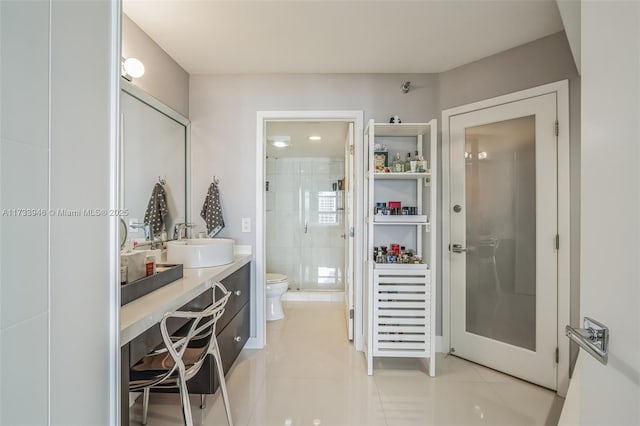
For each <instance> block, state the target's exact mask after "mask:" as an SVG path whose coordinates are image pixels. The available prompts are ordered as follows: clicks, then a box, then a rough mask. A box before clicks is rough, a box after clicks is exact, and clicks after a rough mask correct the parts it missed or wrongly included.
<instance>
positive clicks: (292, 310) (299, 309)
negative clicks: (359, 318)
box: [131, 302, 563, 426]
mask: <svg viewBox="0 0 640 426" xmlns="http://www.w3.org/2000/svg"><path fill="white" fill-rule="evenodd" d="M285 313H286V318H285V319H283V320H280V321H276V322H272V323H268V324H267V339H268V345H267V347H266V348H265V349H264V350H261V351H255V350H251V351H250V350H245V351H243V352H242V353H241V355H240V357H239V358H238V360H237V361H236V363H235V365H234V366H233V367H232V370H231V371H230V372H229V374H228V376H227V386H228V388H229V395H230V399H231V405H232V412H233V418H234V422H235V425H236V426H249V425H250V426H270V425H274V426H275V425H277V426H289V425H314V426H318V425H327V426H338V425H344V426H370V425H371V426H377V425H387V426H396V425H398V426H399V425H479V424H482V425H514V426H525V425H555V424H556V423H557V419H558V417H559V415H560V410H561V408H562V402H563V399H562V398H559V397H557V396H556V395H555V393H554V392H551V391H549V390H546V389H543V388H540V387H538V386H535V385H531V384H529V383H526V382H522V381H520V380H517V379H515V378H513V377H510V376H507V375H504V374H501V373H498V372H496V371H494V370H490V369H487V368H484V367H481V366H479V365H476V364H473V363H470V362H467V361H464V360H462V359H459V358H456V357H453V356H448V357H444V356H438V360H437V377H435V378H431V377H429V376H428V375H427V374H426V371H425V369H424V367H423V366H422V364H421V363H420V362H419V361H417V360H411V359H383V360H379V361H377V363H376V365H375V367H376V369H375V372H374V376H372V377H369V376H367V374H366V366H365V360H364V356H363V354H362V353H359V352H355V351H354V350H353V346H352V345H351V344H350V343H349V342H348V341H347V339H346V330H345V320H344V311H343V304H342V303H329V302H285ZM207 401H208V405H207V407H206V408H205V409H204V410H201V409H200V408H199V397H197V396H193V397H192V410H193V417H194V424H206V425H212V426H213V425H226V418H225V415H224V408H223V405H222V400H221V398H219V395H217V394H216V395H215V396H208V397H207ZM179 404H180V403H179V400H178V397H177V395H166V394H164V395H163V394H153V395H152V396H151V399H150V409H149V422H148V424H149V426H168V425H181V424H182V419H181V410H180V405H179ZM131 417H132V423H131V424H132V425H133V424H135V425H137V424H140V418H141V404H140V400H139V401H138V402H136V404H135V405H134V406H133V407H132V411H131Z"/></svg>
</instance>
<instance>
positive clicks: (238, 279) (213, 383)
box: [187, 263, 251, 394]
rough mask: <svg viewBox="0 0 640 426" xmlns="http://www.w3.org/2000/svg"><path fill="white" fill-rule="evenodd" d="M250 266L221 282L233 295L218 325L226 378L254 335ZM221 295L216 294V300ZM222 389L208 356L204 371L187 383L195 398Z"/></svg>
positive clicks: (211, 360)
mask: <svg viewBox="0 0 640 426" xmlns="http://www.w3.org/2000/svg"><path fill="white" fill-rule="evenodd" d="M250 265H251V264H250V263H247V264H246V265H244V266H243V267H242V268H240V269H238V270H237V271H236V272H234V273H233V274H231V275H229V276H228V277H227V278H225V279H223V280H221V283H222V285H224V286H225V288H226V289H227V290H229V291H230V292H231V293H232V294H231V297H230V298H229V301H228V302H227V306H226V307H225V310H224V314H222V317H220V319H219V320H218V323H217V324H216V338H217V339H218V345H219V347H220V357H221V358H222V367H223V371H224V374H225V375H226V374H227V372H228V371H229V369H230V368H231V366H232V365H233V362H234V361H235V360H236V358H237V357H238V355H239V354H240V351H241V350H242V348H243V347H244V345H245V344H246V343H247V340H248V339H249V334H250V324H251V323H250V306H249V299H250V284H251V268H250ZM218 296H219V295H217V294H216V297H218ZM219 386H220V384H219V381H218V375H217V373H216V370H215V361H214V359H213V356H211V355H208V356H207V358H206V360H205V363H204V365H203V366H202V369H201V370H200V371H199V372H198V374H196V375H195V376H194V377H193V378H192V379H191V380H189V381H188V382H187V387H188V388H189V392H190V393H193V394H212V393H215V391H216V390H217V389H218V387H219Z"/></svg>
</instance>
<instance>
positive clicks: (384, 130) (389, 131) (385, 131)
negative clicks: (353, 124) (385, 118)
mask: <svg viewBox="0 0 640 426" xmlns="http://www.w3.org/2000/svg"><path fill="white" fill-rule="evenodd" d="M374 127H375V133H376V136H382V137H384V136H389V137H393V136H418V135H424V134H425V133H427V132H428V131H430V130H431V126H430V125H429V124H428V123H400V124H392V123H375V125H374ZM369 129H370V128H369V126H367V130H366V134H369V131H370V130H369Z"/></svg>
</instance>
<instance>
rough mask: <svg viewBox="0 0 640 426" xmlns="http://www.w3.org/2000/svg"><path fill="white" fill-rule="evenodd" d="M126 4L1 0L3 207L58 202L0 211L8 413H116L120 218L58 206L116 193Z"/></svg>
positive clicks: (98, 204) (47, 420) (63, 421)
mask: <svg viewBox="0 0 640 426" xmlns="http://www.w3.org/2000/svg"><path fill="white" fill-rule="evenodd" d="M118 8H119V6H118V3H117V2H107V1H94V2H76V1H58V0H54V1H44V0H43V1H30V2H24V1H2V2H0V15H1V17H0V19H1V25H0V28H1V33H0V35H1V49H2V55H1V57H2V63H1V67H2V68H1V80H0V90H1V91H2V93H1V94H2V96H0V98H1V100H2V110H1V115H0V132H1V136H2V144H1V149H2V155H1V157H0V158H1V169H0V203H1V208H3V209H5V208H18V209H19V208H32V209H43V211H44V212H46V213H45V214H44V216H40V217H20V218H16V217H6V216H2V217H0V221H1V222H0V233H1V240H2V245H1V247H0V250H1V251H0V277H1V281H0V300H1V305H0V309H1V313H0V321H1V322H0V344H1V350H0V376H1V377H2V380H0V423H1V424H3V425H5V424H6V425H19V424H32V425H42V424H51V425H105V424H110V423H113V424H115V423H116V421H117V417H116V416H117V401H118V397H117V394H116V392H115V390H116V387H115V385H116V383H117V382H116V378H117V377H118V372H117V368H116V367H117V353H118V352H117V349H118V347H119V345H118V335H117V333H115V332H114V331H115V327H116V326H117V318H118V317H117V312H118V306H117V299H116V296H117V287H116V284H117V283H116V282H115V266H116V265H115V263H114V262H115V260H116V254H117V249H116V245H115V243H114V242H115V241H112V240H114V238H113V236H114V235H115V229H116V228H115V218H114V219H109V218H108V217H57V216H54V215H50V214H48V210H49V209H51V208H52V209H57V208H64V209H75V208H108V207H110V201H111V200H112V199H113V200H114V199H115V197H112V194H111V190H112V189H113V188H115V185H114V184H113V181H111V180H110V176H112V174H111V171H112V170H114V168H113V167H112V165H111V163H110V161H111V160H112V159H114V158H115V155H113V154H115V152H114V151H112V149H115V147H116V144H115V142H116V139H115V136H116V134H117V133H116V132H115V128H116V127H115V121H114V120H115V118H116V117H117V114H116V112H117V111H116V109H115V106H116V105H117V97H116V94H117V90H118V89H117V86H116V84H117V71H118V70H117V67H118V62H119V61H118V57H119V54H118V52H117V49H113V47H114V46H117V44H116V36H117V34H118V31H117V19H118V13H117V12H118ZM78 57H80V58H83V60H82V61H78V60H77V58H78ZM111 206H113V205H111ZM110 278H111V279H110Z"/></svg>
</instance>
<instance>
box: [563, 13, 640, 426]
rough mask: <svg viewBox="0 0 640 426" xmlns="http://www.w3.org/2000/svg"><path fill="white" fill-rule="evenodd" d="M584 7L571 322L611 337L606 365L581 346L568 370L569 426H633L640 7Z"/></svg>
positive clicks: (639, 278)
mask: <svg viewBox="0 0 640 426" xmlns="http://www.w3.org/2000/svg"><path fill="white" fill-rule="evenodd" d="M581 4H582V6H581V8H582V17H581V18H582V19H581V25H582V70H583V76H584V78H583V79H582V86H581V90H582V92H581V102H582V109H581V114H582V124H581V125H582V132H581V133H582V136H581V148H580V149H581V190H580V191H581V197H580V198H581V206H580V216H581V233H580V234H581V236H580V247H581V250H580V271H581V272H580V321H579V323H578V324H574V326H577V327H583V324H582V320H583V317H585V316H587V317H591V318H593V319H595V320H596V321H599V322H601V323H603V324H604V325H606V326H607V327H609V332H610V337H609V348H608V352H609V362H608V364H607V365H602V364H600V363H599V362H598V361H597V360H596V359H594V358H593V357H592V356H590V355H589V354H588V353H586V352H585V351H583V350H582V349H581V350H580V358H581V359H580V360H579V363H578V365H577V366H576V371H575V372H574V375H577V376H580V386H579V388H578V394H579V395H578V399H579V404H578V410H579V411H580V414H579V419H577V421H574V422H573V423H569V424H582V425H639V424H640V268H639V267H638V264H639V262H638V261H639V260H640V245H638V239H639V237H640V221H639V220H638V219H639V218H640V168H639V167H638V165H639V164H640V126H638V117H640V96H639V94H640V80H639V79H638V75H640V3H638V2H582V3H581ZM587 76H588V78H587ZM572 380H573V379H572ZM572 386H573V383H572ZM567 401H569V398H567Z"/></svg>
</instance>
